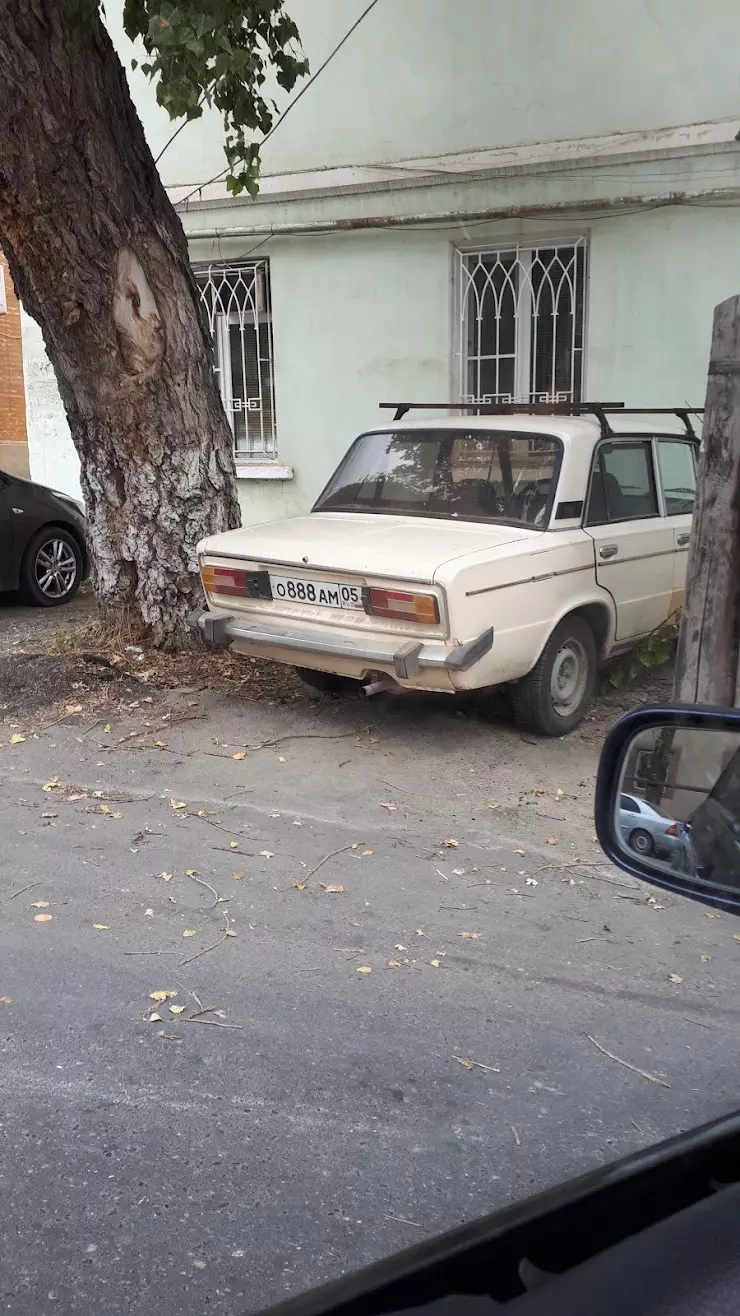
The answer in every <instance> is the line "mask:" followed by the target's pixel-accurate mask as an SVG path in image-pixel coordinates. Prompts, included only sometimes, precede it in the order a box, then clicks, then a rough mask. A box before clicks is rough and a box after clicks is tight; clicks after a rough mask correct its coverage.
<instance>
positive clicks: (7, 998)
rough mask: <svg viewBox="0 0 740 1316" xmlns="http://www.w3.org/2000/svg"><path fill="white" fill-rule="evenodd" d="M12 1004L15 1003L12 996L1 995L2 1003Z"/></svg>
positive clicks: (0, 1000) (0, 1001)
mask: <svg viewBox="0 0 740 1316" xmlns="http://www.w3.org/2000/svg"><path fill="white" fill-rule="evenodd" d="M12 1004H13V997H12V996H0V1005H12Z"/></svg>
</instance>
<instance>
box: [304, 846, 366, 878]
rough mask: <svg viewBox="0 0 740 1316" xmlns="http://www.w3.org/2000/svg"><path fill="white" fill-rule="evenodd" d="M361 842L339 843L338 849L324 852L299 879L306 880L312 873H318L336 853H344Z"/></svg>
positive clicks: (355, 847)
mask: <svg viewBox="0 0 740 1316" xmlns="http://www.w3.org/2000/svg"><path fill="white" fill-rule="evenodd" d="M362 844H363V842H362V841H353V843H352V844H351V845H340V847H339V849H338V850H332V851H331V854H325V855H324V858H323V859H319V862H318V863H317V864H316V865H315V866H314V867H313V868H312V869H310V871H309V872H308V873H305V874H303V875H302V876H301V881H302V882H308V880H309V878H310V877H313V875H314V873H318V871H319V869H320V868H322V867H323V865H324V864H326V863H328V861H329V860H330V859H334V858H335V857H336V856H337V855H338V854H344V852H345V850H356V849H357V847H358V846H360V845H362Z"/></svg>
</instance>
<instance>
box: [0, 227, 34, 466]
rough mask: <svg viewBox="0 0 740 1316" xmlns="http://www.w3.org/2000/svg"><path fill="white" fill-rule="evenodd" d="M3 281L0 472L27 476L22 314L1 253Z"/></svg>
mask: <svg viewBox="0 0 740 1316" xmlns="http://www.w3.org/2000/svg"><path fill="white" fill-rule="evenodd" d="M0 278H1V279H3V280H4V284H5V304H6V306H7V312H6V314H2V309H1V308H2V299H1V298H0V469H1V470H6V471H10V472H11V473H12V474H14V475H23V476H28V473H29V472H28V440H27V437H26V401H25V396H24V392H23V349H22V343H21V312H20V306H19V305H18V298H17V297H16V295H15V292H14V290H13V281H12V279H11V277H10V273H9V270H8V267H7V264H6V261H5V257H4V256H3V253H2V252H1V251H0Z"/></svg>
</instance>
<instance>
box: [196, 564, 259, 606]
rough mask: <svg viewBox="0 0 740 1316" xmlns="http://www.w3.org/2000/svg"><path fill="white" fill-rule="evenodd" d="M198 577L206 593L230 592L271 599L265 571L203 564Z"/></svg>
mask: <svg viewBox="0 0 740 1316" xmlns="http://www.w3.org/2000/svg"><path fill="white" fill-rule="evenodd" d="M200 577H201V580H202V581H203V588H204V590H205V591H206V594H232V595H236V596H237V597H239V598H243V599H271V598H272V590H271V588H270V577H269V575H268V573H267V572H266V571H244V570H242V569H241V568H240V567H214V566H205V567H201V569H200Z"/></svg>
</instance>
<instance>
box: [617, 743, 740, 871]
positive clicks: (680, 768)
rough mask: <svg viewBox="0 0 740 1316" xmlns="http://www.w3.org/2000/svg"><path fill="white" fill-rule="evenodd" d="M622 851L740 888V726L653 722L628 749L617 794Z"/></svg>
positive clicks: (666, 868)
mask: <svg viewBox="0 0 740 1316" xmlns="http://www.w3.org/2000/svg"><path fill="white" fill-rule="evenodd" d="M615 833H616V836H617V839H618V843H619V845H620V846H621V848H622V849H623V850H625V851H626V852H627V853H628V854H630V853H631V854H632V855H633V856H639V858H640V859H641V860H642V861H643V862H644V863H646V864H647V865H649V866H650V867H651V868H653V869H654V870H655V871H656V872H662V873H666V872H670V873H673V874H676V875H679V874H680V875H682V876H684V877H695V878H699V879H701V880H703V881H706V882H708V883H711V884H712V886H717V887H722V888H725V889H729V890H732V891H737V890H739V889H740V733H738V732H736V731H725V730H723V729H720V728H716V727H714V728H709V727H706V728H705V727H651V728H649V729H648V730H644V731H641V732H639V733H638V734H637V735H636V736H635V738H634V739H633V740H632V742H631V743H630V744H629V746H628V748H627V752H626V754H625V757H624V760H623V764H622V772H621V779H620V785H619V791H618V793H617V797H616V801H615Z"/></svg>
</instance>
